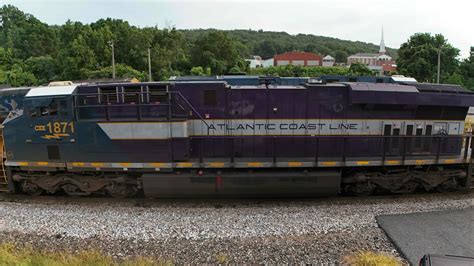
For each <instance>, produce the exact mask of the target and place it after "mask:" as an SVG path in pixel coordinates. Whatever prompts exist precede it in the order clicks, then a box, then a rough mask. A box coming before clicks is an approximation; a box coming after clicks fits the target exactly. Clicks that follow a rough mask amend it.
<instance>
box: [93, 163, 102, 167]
mask: <svg viewBox="0 0 474 266" xmlns="http://www.w3.org/2000/svg"><path fill="white" fill-rule="evenodd" d="M91 166H92V167H104V163H91Z"/></svg>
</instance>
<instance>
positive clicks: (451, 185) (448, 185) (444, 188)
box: [436, 179, 458, 192]
mask: <svg viewBox="0 0 474 266" xmlns="http://www.w3.org/2000/svg"><path fill="white" fill-rule="evenodd" d="M456 190H458V184H457V183H456V182H455V181H454V180H453V179H450V180H447V181H444V182H443V183H441V184H439V185H438V186H437V187H436V191H438V192H453V191H456Z"/></svg>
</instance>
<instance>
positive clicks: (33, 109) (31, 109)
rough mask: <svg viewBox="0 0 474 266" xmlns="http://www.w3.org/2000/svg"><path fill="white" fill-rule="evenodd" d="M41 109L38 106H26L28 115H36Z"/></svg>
mask: <svg viewBox="0 0 474 266" xmlns="http://www.w3.org/2000/svg"><path fill="white" fill-rule="evenodd" d="M40 111H41V109H40V108H39V107H33V106H30V107H28V109H27V113H28V115H29V116H30V117H37V116H39V115H40V113H41V112H40Z"/></svg>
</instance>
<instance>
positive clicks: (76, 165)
mask: <svg viewBox="0 0 474 266" xmlns="http://www.w3.org/2000/svg"><path fill="white" fill-rule="evenodd" d="M84 165H85V164H84V163H80V162H74V163H72V166H75V167H83V166H84Z"/></svg>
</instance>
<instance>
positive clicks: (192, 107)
mask: <svg viewBox="0 0 474 266" xmlns="http://www.w3.org/2000/svg"><path fill="white" fill-rule="evenodd" d="M170 93H176V94H178V95H179V97H181V99H183V100H184V102H185V103H186V104H187V105H188V106H189V107H190V108H191V110H192V111H193V112H194V113H195V114H196V115H197V116H198V117H199V119H201V121H202V122H204V124H206V126H207V128H208V130H209V124H208V123H207V122H206V120H204V118H203V117H202V116H201V114H200V113H199V112H198V111H197V110H196V108H194V106H193V105H192V104H191V103H190V102H189V101H188V100H187V99H186V98H185V97H184V96H183V95H182V94H181V92H179V91H170Z"/></svg>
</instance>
